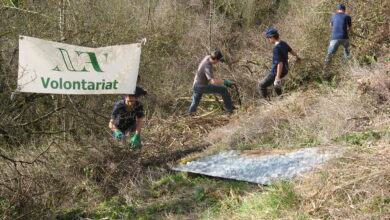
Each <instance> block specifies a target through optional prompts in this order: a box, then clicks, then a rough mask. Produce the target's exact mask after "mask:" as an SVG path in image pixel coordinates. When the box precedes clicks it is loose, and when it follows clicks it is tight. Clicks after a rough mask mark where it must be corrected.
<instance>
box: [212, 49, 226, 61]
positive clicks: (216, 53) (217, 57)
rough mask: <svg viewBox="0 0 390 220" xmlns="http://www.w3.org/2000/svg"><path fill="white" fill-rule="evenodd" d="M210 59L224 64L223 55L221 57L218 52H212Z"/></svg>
mask: <svg viewBox="0 0 390 220" xmlns="http://www.w3.org/2000/svg"><path fill="white" fill-rule="evenodd" d="M211 59H213V60H219V61H221V62H222V63H223V62H225V58H224V57H223V55H222V53H221V51H220V50H215V51H214V52H212V53H211Z"/></svg>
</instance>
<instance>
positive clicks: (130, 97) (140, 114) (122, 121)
mask: <svg viewBox="0 0 390 220" xmlns="http://www.w3.org/2000/svg"><path fill="white" fill-rule="evenodd" d="M146 94H147V91H146V90H144V89H142V88H140V87H136V91H135V94H126V95H123V99H122V100H120V101H118V102H116V103H115V106H114V109H113V110H112V113H111V117H110V118H111V119H110V122H109V123H108V127H109V128H110V129H111V131H112V132H113V136H114V137H115V138H116V139H119V140H124V139H125V136H126V133H135V134H134V135H133V137H132V138H131V139H130V146H132V147H140V146H141V128H142V119H143V118H144V116H145V115H144V107H143V105H142V103H141V101H138V100H137V99H138V97H140V96H143V95H146Z"/></svg>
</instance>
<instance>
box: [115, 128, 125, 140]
mask: <svg viewBox="0 0 390 220" xmlns="http://www.w3.org/2000/svg"><path fill="white" fill-rule="evenodd" d="M114 137H115V138H116V139H119V140H122V139H123V138H124V137H125V135H124V134H123V132H122V131H120V130H116V131H114Z"/></svg>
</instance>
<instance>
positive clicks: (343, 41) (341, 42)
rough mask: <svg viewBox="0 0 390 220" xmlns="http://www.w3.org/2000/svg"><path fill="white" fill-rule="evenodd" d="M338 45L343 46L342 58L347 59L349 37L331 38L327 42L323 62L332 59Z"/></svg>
mask: <svg viewBox="0 0 390 220" xmlns="http://www.w3.org/2000/svg"><path fill="white" fill-rule="evenodd" d="M340 45H343V47H344V58H345V59H346V60H347V59H348V57H349V39H338V40H331V41H330V43H329V48H328V54H327V55H326V58H325V63H326V64H328V63H330V61H332V55H333V54H334V53H336V51H337V49H338V48H339V46H340Z"/></svg>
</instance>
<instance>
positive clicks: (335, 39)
mask: <svg viewBox="0 0 390 220" xmlns="http://www.w3.org/2000/svg"><path fill="white" fill-rule="evenodd" d="M330 25H331V26H332V29H333V30H332V40H331V41H330V43H329V47H328V54H327V55H326V58H325V68H327V67H328V65H329V63H330V62H331V61H332V55H333V54H334V53H336V52H337V49H338V48H339V46H340V45H342V46H343V47H344V58H345V59H346V60H347V59H348V57H349V37H348V32H351V33H352V19H351V17H350V16H349V15H347V14H345V5H343V4H340V5H339V6H338V8H337V13H336V14H333V15H332V20H331V22H330Z"/></svg>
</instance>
